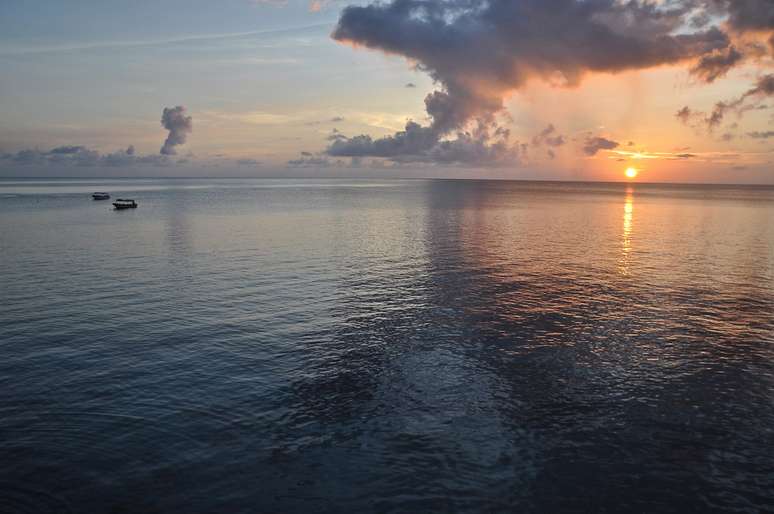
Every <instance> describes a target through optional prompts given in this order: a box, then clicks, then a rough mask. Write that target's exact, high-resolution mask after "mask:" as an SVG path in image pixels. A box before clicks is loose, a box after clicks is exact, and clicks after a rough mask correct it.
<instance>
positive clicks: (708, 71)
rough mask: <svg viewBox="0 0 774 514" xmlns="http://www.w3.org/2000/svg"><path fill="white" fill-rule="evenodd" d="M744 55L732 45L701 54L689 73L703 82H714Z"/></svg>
mask: <svg viewBox="0 0 774 514" xmlns="http://www.w3.org/2000/svg"><path fill="white" fill-rule="evenodd" d="M743 58H744V56H743V55H742V54H741V53H740V52H739V51H738V50H737V49H736V48H734V47H733V46H729V47H728V48H725V49H722V50H716V51H715V52H712V53H710V54H707V55H704V56H702V57H701V58H700V59H699V61H698V62H697V63H696V65H694V67H693V68H691V73H692V74H693V75H695V76H697V77H698V78H700V79H701V80H703V81H704V82H708V83H710V82H714V81H715V80H717V79H719V78H721V77H724V76H725V75H726V74H727V73H728V72H729V70H730V69H731V68H733V67H734V66H736V65H737V64H739V63H740V62H741V61H742V59H743Z"/></svg>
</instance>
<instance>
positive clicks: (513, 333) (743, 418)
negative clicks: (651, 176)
mask: <svg viewBox="0 0 774 514" xmlns="http://www.w3.org/2000/svg"><path fill="white" fill-rule="evenodd" d="M270 184H274V183H269V185H270ZM282 184H284V185H282ZM295 184H296V183H295V182H292V183H291V182H287V183H278V184H277V185H276V186H275V185H272V186H271V187H269V185H267V184H266V183H264V182H262V181H260V182H257V183H256V185H255V187H252V188H244V189H238V188H236V187H231V188H220V187H213V188H212V189H209V190H200V189H187V188H183V189H178V190H171V189H170V190H164V191H160V192H157V193H154V194H153V195H151V194H147V196H146V195H145V193H143V196H142V197H139V193H138V197H139V199H140V200H142V201H141V208H140V209H138V210H136V211H135V212H132V213H125V214H126V215H113V214H115V213H112V212H110V211H107V212H106V214H107V215H105V216H99V217H95V213H96V212H99V209H102V207H100V206H95V205H94V204H93V203H92V202H91V201H90V200H88V198H87V201H86V202H85V204H80V203H78V202H77V201H74V200H73V198H70V197H65V196H64V195H60V196H57V197H42V195H41V198H38V197H36V196H29V197H26V196H25V197H19V198H14V199H6V200H4V201H3V202H0V218H2V219H3V223H0V241H2V242H3V255H2V259H3V264H4V265H5V264H7V269H8V270H9V273H5V274H2V275H0V291H3V294H4V299H6V301H5V302H0V341H2V342H3V345H4V348H5V349H6V352H5V358H4V359H2V360H0V379H2V380H0V383H2V384H3V385H4V387H5V389H4V390H5V391H6V393H7V394H5V395H3V396H0V410H1V411H2V412H3V417H2V419H0V458H2V459H3V462H10V463H11V464H10V465H8V466H5V468H4V469H0V511H2V512H5V511H6V510H8V509H7V508H6V509H3V506H5V505H9V498H10V500H16V504H21V502H22V501H25V502H27V503H25V504H24V505H25V506H26V505H30V507H29V508H28V509H26V510H27V511H30V512H53V511H67V510H66V509H64V508H60V509H58V510H57V509H55V508H54V507H48V505H41V506H37V505H36V504H34V503H32V502H43V501H44V500H45V501H49V498H51V499H52V500H51V501H53V500H56V499H61V500H62V502H65V501H66V502H67V503H68V504H69V505H72V506H73V507H74V508H73V509H72V511H73V512H93V513H95V514H97V513H101V512H105V513H108V512H190V513H192V514H195V513H197V512H234V513H241V512H245V513H247V512H286V513H291V514H292V513H307V512H341V511H347V512H349V511H352V512H483V511H486V512H495V511H496V512H510V511H519V512H522V511H524V512H562V511H573V512H577V511H579V510H589V511H654V510H658V511H659V512H680V511H683V512H684V511H697V510H702V511H705V510H706V511H724V510H728V511H732V510H743V511H758V510H765V509H766V508H768V507H769V506H770V505H771V504H772V501H774V496H773V495H772V493H771V491H774V475H772V473H771V470H772V469H774V451H773V450H772V448H774V439H773V438H772V432H771V427H772V426H774V405H773V404H772V402H771V398H772V395H773V394H774V315H773V314H772V313H774V282H773V281H772V275H773V270H774V268H773V267H772V266H774V229H772V226H773V225H774V224H771V223H770V222H769V221H770V220H771V219H774V217H773V216H774V189H765V188H764V189H760V190H758V189H750V188H712V187H703V186H701V187H699V186H697V187H693V186H691V187H687V186H684V187H672V186H669V187H667V186H652V185H644V184H638V185H637V186H636V196H637V226H636V242H635V227H634V196H635V190H634V187H627V186H623V185H619V184H554V183H552V184H545V183H499V182H475V181H406V182H398V181H395V182H391V184H392V185H391V187H385V186H384V185H383V184H378V185H374V186H373V187H370V185H369V184H371V183H368V182H363V183H359V184H358V185H357V187H351V185H348V184H341V183H340V184H339V185H338V186H335V187H334V185H333V183H328V184H325V185H322V186H319V187H318V186H315V185H314V184H315V183H314V182H301V183H299V184H300V185H299V186H296V185H295ZM280 185H282V187H280ZM259 186H260V187H259ZM129 187H130V186H127V188H129ZM132 187H133V186H132ZM93 189H96V188H93ZM138 191H139V190H138ZM622 211H623V212H622ZM622 214H623V223H622V219H621V218H622ZM117 242H130V243H131V244H130V243H124V244H117ZM635 244H636V249H637V251H636V252H634V246H635ZM633 278H636V280H633ZM116 291H119V292H120V293H121V294H115V292H116ZM52 391H55V393H52ZM95 477H99V478H100V479H99V480H97V479H95ZM33 489H34V491H43V492H45V493H46V494H48V495H50V496H43V495H41V494H33V493H29V492H28V490H33ZM138 490H143V491H149V492H150V493H149V494H146V495H136V494H132V492H133V491H138ZM151 493H152V494H151ZM16 504H11V506H12V507H14V506H15V505H16ZM11 510H13V509H11ZM17 510H18V509H17Z"/></svg>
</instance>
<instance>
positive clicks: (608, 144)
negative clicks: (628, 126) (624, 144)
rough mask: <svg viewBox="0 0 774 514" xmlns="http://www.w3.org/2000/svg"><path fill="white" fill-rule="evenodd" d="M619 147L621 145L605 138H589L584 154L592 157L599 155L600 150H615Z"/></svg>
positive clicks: (584, 147) (585, 144) (584, 146)
mask: <svg viewBox="0 0 774 514" xmlns="http://www.w3.org/2000/svg"><path fill="white" fill-rule="evenodd" d="M619 146H620V144H619V143H617V142H615V141H611V140H610V139H605V138H604V137H589V138H587V139H586V142H585V143H584V144H583V153H585V154H586V155H588V156H590V157H592V156H594V155H597V153H598V152H599V151H600V150H613V149H615V148H618V147H619Z"/></svg>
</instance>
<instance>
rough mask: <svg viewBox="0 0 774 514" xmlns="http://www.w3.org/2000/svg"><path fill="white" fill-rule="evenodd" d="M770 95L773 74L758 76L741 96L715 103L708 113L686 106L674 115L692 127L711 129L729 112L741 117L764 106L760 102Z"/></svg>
mask: <svg viewBox="0 0 774 514" xmlns="http://www.w3.org/2000/svg"><path fill="white" fill-rule="evenodd" d="M770 96H774V74H767V75H763V76H761V77H759V78H758V79H757V81H756V82H755V84H754V85H753V86H752V87H751V88H750V89H748V90H747V91H746V92H744V93H743V94H742V95H741V96H739V97H737V98H734V99H731V100H726V101H722V102H718V103H716V104H715V107H714V108H713V109H712V111H711V112H710V113H708V114H705V113H703V112H700V111H694V110H692V109H691V108H690V107H688V106H686V107H683V108H682V109H680V110H679V111H678V112H677V113H676V114H675V116H676V117H677V119H678V120H680V121H681V122H682V123H684V124H685V125H688V126H691V127H694V128H697V127H702V126H704V127H706V128H707V129H708V130H713V129H715V128H716V127H718V126H720V125H721V124H722V123H723V121H724V120H725V118H726V115H727V114H728V113H729V112H731V113H736V114H737V115H738V116H740V117H741V116H743V115H744V113H745V112H747V111H750V110H754V109H762V108H766V106H764V105H763V104H762V102H763V101H764V100H765V99H766V98H768V97H770Z"/></svg>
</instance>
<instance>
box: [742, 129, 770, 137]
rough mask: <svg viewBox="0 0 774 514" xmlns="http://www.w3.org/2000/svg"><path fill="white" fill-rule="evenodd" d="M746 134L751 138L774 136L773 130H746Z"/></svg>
mask: <svg viewBox="0 0 774 514" xmlns="http://www.w3.org/2000/svg"><path fill="white" fill-rule="evenodd" d="M747 135H748V136H749V137H751V138H753V139H769V138H771V137H774V130H768V131H766V132H758V131H757V130H756V131H754V132H748V133H747Z"/></svg>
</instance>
